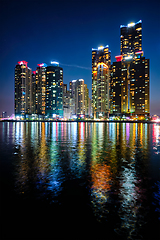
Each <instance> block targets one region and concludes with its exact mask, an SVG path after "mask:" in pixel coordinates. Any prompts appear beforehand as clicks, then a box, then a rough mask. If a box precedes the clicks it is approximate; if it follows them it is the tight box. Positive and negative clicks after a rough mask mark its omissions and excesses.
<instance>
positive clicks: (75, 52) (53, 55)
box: [0, 1, 160, 115]
mask: <svg viewBox="0 0 160 240" xmlns="http://www.w3.org/2000/svg"><path fill="white" fill-rule="evenodd" d="M7 2H8V3H9V4H8V6H7V5H6V3H4V2H3V3H2V8H1V9H4V12H3V13H2V14H1V17H2V21H1V23H2V22H3V23H4V24H3V28H2V34H3V35H2V36H3V40H2V39H1V46H2V55H1V59H0V60H1V73H2V75H1V79H0V83H1V90H0V113H2V112H3V111H7V114H8V115H11V114H12V113H13V112H14V67H15V65H16V63H17V62H18V61H20V60H25V61H27V62H29V67H31V68H32V70H35V69H36V64H37V63H41V62H46V63H48V62H50V61H58V62H59V63H60V66H61V67H63V71H64V73H63V74H64V79H63V82H64V83H66V84H67V85H68V86H69V82H70V81H72V80H73V79H81V78H82V79H84V80H85V83H86V84H87V86H88V88H89V94H90V96H91V85H92V71H91V58H92V48H94V47H95V48H97V47H99V46H100V45H104V46H105V45H107V44H108V45H109V49H110V50H111V62H112V63H113V62H115V56H116V55H119V54H120V50H119V49H120V44H119V37H120V25H121V24H124V25H127V24H128V23H130V22H137V21H138V20H139V19H141V20H142V29H143V31H142V34H143V40H142V44H143V51H144V54H145V56H146V57H147V58H149V59H150V85H151V86H150V93H151V94H150V103H151V107H150V113H151V115H152V114H158V115H160V107H159V106H158V103H159V102H160V96H159V93H158V89H159V87H160V82H159V81H158V80H159V72H158V55H159V53H160V44H159V43H158V39H159V38H158V36H157V34H158V32H157V33H156V34H155V32H156V31H155V30H156V29H158V28H157V27H158V19H159V17H158V15H156V13H155V12H156V11H157V10H158V7H159V5H158V4H159V3H156V2H154V1H153V2H152V5H151V4H149V3H148V2H146V1H145V5H144V1H140V2H138V1H137V2H136V3H137V4H138V6H139V10H140V11H138V12H136V11H135V6H133V8H132V9H131V11H130V13H128V12H127V11H126V14H125V15H124V16H121V14H120V12H121V13H122V12H123V11H124V9H122V6H121V4H120V1H116V5H114V7H113V6H112V4H106V3H105V2H103V1H102V5H104V7H105V6H107V7H108V8H109V7H110V8H111V9H112V11H113V10H114V13H115V18H113V17H111V14H110V13H109V14H108V16H104V15H103V13H104V10H103V9H102V8H100V6H99V5H98V6H97V10H95V8H94V6H95V5H94V4H95V2H94V1H92V3H91V1H87V2H86V3H84V2H83V1H82V2H81V3H80V2H79V1H77V2H76V3H74V2H73V1H69V4H68V6H67V5H66V4H64V5H63V6H61V4H59V3H55V2H54V1H53V2H51V1H46V3H45V4H42V2H41V1H38V3H39V4H38V5H37V1H32V5H33V9H34V7H36V8H37V10H39V15H37V13H34V14H33V16H31V17H30V18H29V14H28V9H29V6H26V8H23V7H24V4H23V3H22V4H18V3H19V1H16V2H15V4H13V3H12V2H11V1H7ZM27 2H28V3H31V1H27ZM61 3H62V1H61ZM126 3H127V1H124V5H125V4H126ZM13 5H14V6H13ZM48 6H51V7H53V6H54V7H56V12H55V14H53V15H51V11H50V9H49V8H48ZM43 7H44V12H45V10H48V12H49V13H50V15H49V14H48V16H47V15H46V13H44V15H43V16H42V12H43V11H42V9H43ZM144 7H145V10H146V11H145V12H143V11H142V9H143V8H144ZM22 9H23V13H22V11H21V10H22ZM100 9H101V13H100V12H99V11H100ZM120 9H122V10H123V11H120ZM127 9H129V7H127ZM150 9H153V10H154V11H150ZM16 11H18V12H19V17H20V18H18V16H17V15H16ZM95 11H96V12H97V15H96V17H93V15H94V14H93V13H95ZM33 12H34V11H33ZM153 12H154V14H153ZM81 13H83V14H82V15H83V18H82V15H81ZM149 13H150V16H152V17H153V18H152V17H151V18H149V19H148V18H147V16H148V14H149ZM157 13H158V12H157ZM58 14H59V15H58ZM92 14H93V15H92ZM116 14H117V15H116ZM122 15H123V14H122ZM36 16H37V19H36ZM120 16H121V17H120ZM6 17H7V18H6ZM72 18H74V19H75V23H73V22H71V19H72ZM109 18H110V19H109ZM11 19H12V21H11ZM18 20H19V21H18ZM38 20H40V21H39V22H38ZM49 20H50V21H49ZM52 20H55V21H52ZM109 20H110V21H109ZM100 22H101V25H100ZM15 23H16V24H17V25H15V28H13V30H12V29H11V28H12V27H13V24H15ZM55 23H56V24H55ZM22 26H23V27H24V28H22ZM26 26H28V30H27V31H26V30H25V27H26ZM104 26H105V27H106V31H104V32H101V29H102V28H103V27H104ZM65 27H66V29H65ZM42 29H43V31H41V30H42ZM23 30H24V31H23ZM25 31H26V32H27V33H25ZM54 32H55V33H56V34H54ZM30 33H31V34H30ZM47 33H48V35H47ZM40 36H42V38H40ZM45 36H48V37H47V40H46V38H45ZM151 40H152V42H153V43H155V44H154V46H155V48H154V51H153V48H152V47H150V46H151V45H152V42H151Z"/></svg>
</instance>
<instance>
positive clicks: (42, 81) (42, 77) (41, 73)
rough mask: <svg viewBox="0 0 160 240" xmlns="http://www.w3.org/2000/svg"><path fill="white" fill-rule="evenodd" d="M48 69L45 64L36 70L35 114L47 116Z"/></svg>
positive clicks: (39, 65)
mask: <svg viewBox="0 0 160 240" xmlns="http://www.w3.org/2000/svg"><path fill="white" fill-rule="evenodd" d="M46 67H47V65H46V64H45V63H41V64H38V67H37V69H36V95H35V104H36V105H35V113H36V114H38V115H45V105H46Z"/></svg>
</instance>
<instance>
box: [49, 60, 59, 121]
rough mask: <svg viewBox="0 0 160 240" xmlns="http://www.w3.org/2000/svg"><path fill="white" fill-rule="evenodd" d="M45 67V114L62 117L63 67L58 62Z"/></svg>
mask: <svg viewBox="0 0 160 240" xmlns="http://www.w3.org/2000/svg"><path fill="white" fill-rule="evenodd" d="M51 64H52V65H51V66H48V67H46V111H45V112H46V115H47V116H48V117H53V116H55V117H60V118H61V117H63V68H61V67H59V63H58V62H51Z"/></svg>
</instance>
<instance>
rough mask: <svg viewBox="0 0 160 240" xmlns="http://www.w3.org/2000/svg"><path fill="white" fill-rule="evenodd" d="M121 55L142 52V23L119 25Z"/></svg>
mask: <svg viewBox="0 0 160 240" xmlns="http://www.w3.org/2000/svg"><path fill="white" fill-rule="evenodd" d="M120 30H121V33H120V34H121V36H120V38H121V55H123V56H124V57H126V56H128V54H135V53H136V52H138V51H142V21H141V20H140V21H139V22H137V23H133V22H132V23H129V24H128V25H127V26H124V25H121V26H120Z"/></svg>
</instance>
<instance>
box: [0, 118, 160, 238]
mask: <svg viewBox="0 0 160 240" xmlns="http://www.w3.org/2000/svg"><path fill="white" fill-rule="evenodd" d="M159 144H160V125H156V124H142V123H100V122H99V123H84V122H81V123H76V122H75V123H63V122H62V123H60V122H57V123H56V122H52V123H44V122H42V123H37V122H30V123H24V122H17V123H14V122H13V123H12V122H11V123H8V122H4V123H2V122H1V123H0V159H1V160H0V164H1V165H0V177H1V185H0V194H1V195H0V197H1V202H0V210H1V219H0V220H1V226H0V227H1V229H0V234H1V236H0V237H1V239H58V238H60V239H86V238H87V239H114V240H115V239H159V238H160V224H159V223H160V153H159V151H160V149H159V147H158V145H159Z"/></svg>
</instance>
